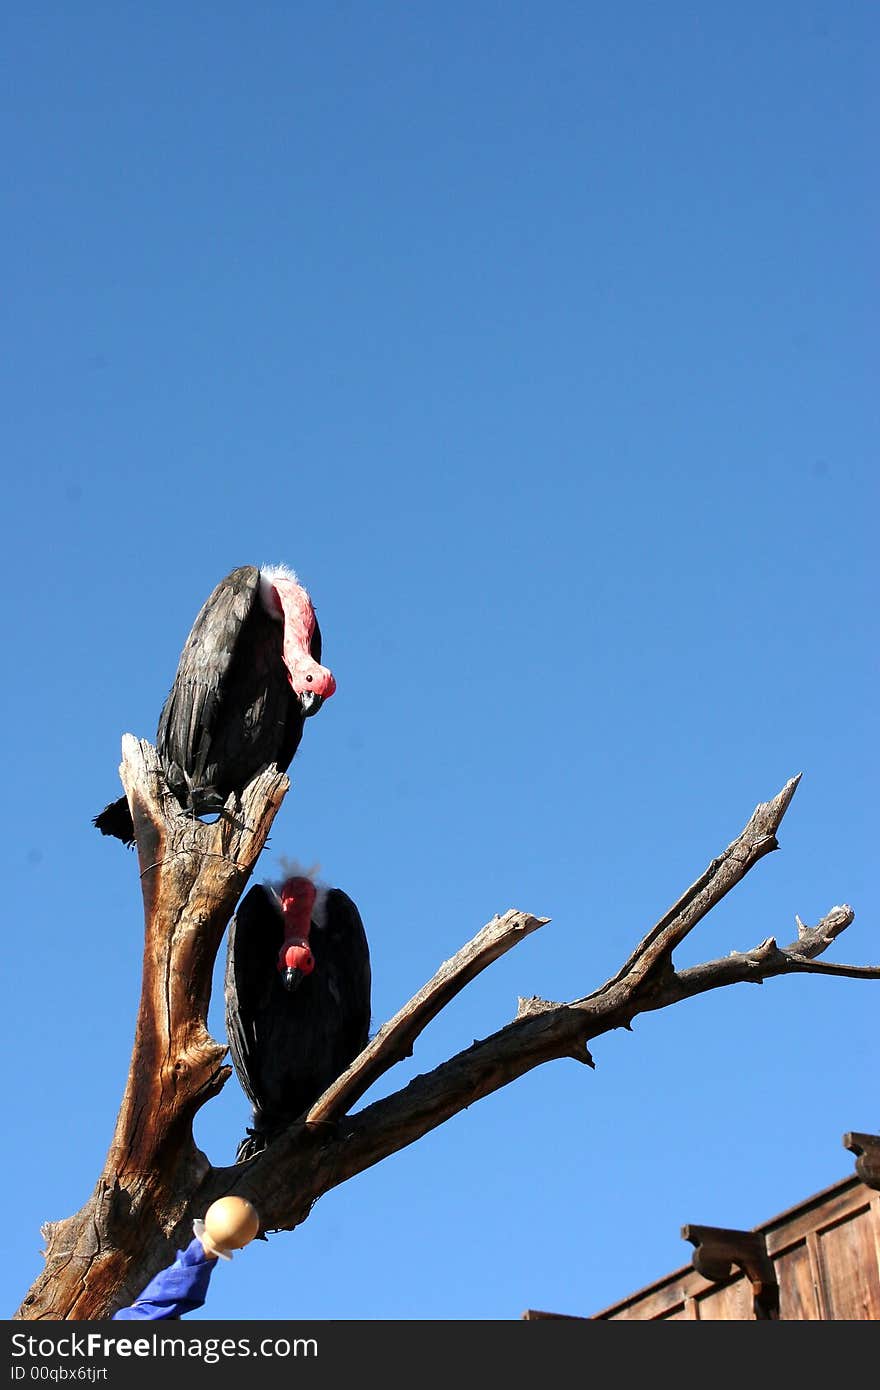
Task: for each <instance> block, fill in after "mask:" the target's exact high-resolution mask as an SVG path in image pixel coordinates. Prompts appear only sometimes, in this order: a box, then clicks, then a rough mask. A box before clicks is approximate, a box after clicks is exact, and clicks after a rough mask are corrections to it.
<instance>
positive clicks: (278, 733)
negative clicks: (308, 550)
mask: <svg viewBox="0 0 880 1390" xmlns="http://www.w3.org/2000/svg"><path fill="white" fill-rule="evenodd" d="M335 689H336V681H335V679H334V677H333V675H332V673H331V672H330V671H328V670H327V668H326V667H325V666H322V665H321V629H320V628H319V626H318V620H317V617H316V616H315V610H314V607H313V605H312V600H311V598H310V597H309V595H308V593H307V592H306V590H305V589H304V588H303V586H302V585H301V584H300V582H299V580H298V579H297V577H296V575H295V574H294V573H293V571H292V570H289V569H288V568H287V567H286V566H284V565H272V566H265V567H263V568H260V569H258V568H257V567H256V566H254V565H242V566H241V567H240V568H238V569H234V570H232V571H231V573H230V574H227V576H226V578H225V579H222V580H221V581H220V583H219V584H218V585H217V587H216V588H215V589H214V591H213V593H212V594H211V595H210V597H209V598H208V599H207V600H206V602H205V603H204V605H203V606H202V609H201V611H200V612H199V614H198V616H197V617H196V620H195V622H194V623H193V626H192V630H191V631H190V634H189V637H188V638H187V640H186V644H185V646H184V648H183V651H182V653H181V657H180V662H179V665H178V668H177V675H176V676H175V678H174V684H173V685H172V687H171V690H170V691H169V694H168V698H167V700H166V701H165V704H164V706H163V709H162V713H161V716H160V718H159V728H158V733H157V735H156V749H157V752H158V755H159V760H160V763H161V766H162V770H163V772H164V774H165V780H166V781H167V783H168V786H169V789H170V790H171V792H172V793H173V794H174V796H175V797H176V799H177V801H178V803H179V804H180V806H181V808H182V809H183V810H184V811H188V812H190V813H191V814H192V815H193V816H205V815H211V814H216V813H218V812H219V811H221V810H222V808H223V805H224V803H225V801H226V799H227V797H228V796H229V795H230V793H231V792H236V793H239V794H240V793H241V792H242V790H243V789H244V787H245V786H246V785H247V784H248V782H250V780H251V779H252V778H253V777H254V776H255V775H256V774H257V773H258V772H259V771H260V770H261V769H262V768H264V767H266V766H267V765H268V764H269V763H275V764H277V766H278V768H279V770H280V771H282V772H285V771H286V770H287V768H288V766H289V765H290V762H291V760H292V759H293V755H294V753H295V752H296V750H297V748H298V747H299V744H300V740H301V738H302V735H303V726H304V724H305V721H306V719H307V718H309V717H310V716H311V715H314V714H316V713H317V711H318V710H319V709H320V708H321V705H322V704H323V703H324V701H325V700H327V699H329V697H330V696H331V695H332V694H333V692H334V690H335ZM94 824H95V825H96V826H97V827H98V829H99V830H100V831H101V832H102V833H103V834H104V835H113V836H115V837H116V838H117V839H119V840H122V841H123V842H124V843H125V844H127V845H132V844H133V843H134V827H133V825H132V819H131V812H130V810H129V806H128V801H127V800H126V798H125V797H124V796H123V797H120V798H119V799H118V800H117V801H113V802H111V803H110V805H109V806H106V807H105V808H104V810H103V811H101V813H100V814H99V815H97V816H95V818H94Z"/></svg>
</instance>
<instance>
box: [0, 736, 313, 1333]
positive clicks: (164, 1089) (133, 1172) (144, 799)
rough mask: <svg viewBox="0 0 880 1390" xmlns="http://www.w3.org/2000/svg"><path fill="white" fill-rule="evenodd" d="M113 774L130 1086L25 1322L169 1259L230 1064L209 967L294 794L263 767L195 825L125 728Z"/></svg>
mask: <svg viewBox="0 0 880 1390" xmlns="http://www.w3.org/2000/svg"><path fill="white" fill-rule="evenodd" d="M119 771H120V776H121V778H122V782H123V786H124V787H125V791H126V795H127V797H128V803H129V806H130V808H131V812H132V820H133V822H134V827H135V837H136V842H137V851H138V860H139V865H140V879H141V889H142V893H143V902H144V921H145V930H144V956H143V978H142V987H141V998H140V1006H139V1008H138V1016H137V1025H136V1029H135V1040H134V1048H133V1051H132V1056H131V1064H130V1067H129V1074H128V1082H127V1084H126V1087H125V1093H124V1095H123V1098H122V1104H121V1106H120V1109H119V1114H118V1116H117V1120H116V1127H115V1131H114V1134H113V1138H112V1141H111V1143H110V1149H109V1152H108V1154H107V1158H106V1161H105V1164H104V1169H103V1172H102V1173H101V1175H100V1177H99V1178H98V1182H97V1185H96V1187H95V1190H94V1192H93V1194H92V1196H91V1198H90V1199H89V1201H88V1202H87V1203H86V1205H85V1206H84V1207H83V1208H82V1210H81V1211H79V1212H77V1213H76V1215H75V1216H71V1217H68V1218H67V1219H66V1220H65V1221H59V1222H54V1223H47V1224H46V1225H45V1226H44V1227H43V1235H44V1238H45V1239H46V1242H47V1246H46V1251H45V1258H46V1264H45V1268H44V1270H43V1272H42V1273H41V1275H40V1276H39V1278H38V1279H37V1280H36V1282H35V1284H34V1286H33V1287H32V1289H31V1290H30V1292H29V1293H28V1294H27V1296H26V1298H25V1300H24V1302H23V1303H22V1305H21V1308H20V1309H19V1311H18V1313H17V1315H16V1316H18V1317H21V1318H75V1319H85V1318H96V1317H102V1316H104V1315H106V1314H107V1312H108V1311H112V1309H113V1308H115V1307H118V1306H120V1305H121V1304H122V1303H124V1302H125V1301H126V1298H127V1297H134V1296H135V1295H136V1294H137V1293H138V1292H139V1291H140V1289H141V1288H142V1287H143V1285H144V1283H145V1282H146V1280H147V1279H148V1278H150V1277H151V1276H152V1274H153V1273H155V1272H156V1271H157V1270H158V1269H160V1268H162V1266H163V1264H165V1263H167V1262H168V1261H169V1245H168V1235H169V1233H171V1232H174V1231H175V1230H177V1229H179V1227H180V1225H181V1222H182V1221H183V1220H184V1219H185V1217H186V1215H187V1211H188V1204H189V1201H190V1196H191V1193H192V1191H193V1190H194V1189H195V1188H197V1187H198V1186H199V1184H200V1183H201V1181H202V1180H203V1178H204V1177H205V1175H206V1174H207V1173H208V1172H209V1171H210V1164H209V1163H208V1160H207V1159H206V1157H205V1155H204V1154H203V1153H201V1152H200V1151H199V1150H198V1148H197V1147H196V1144H195V1141H194V1140H193V1135H192V1122H193V1118H194V1116H195V1114H196V1112H197V1111H198V1109H199V1108H200V1106H202V1105H204V1103H205V1101H206V1100H208V1099H209V1098H210V1097H211V1096H213V1095H216V1093H217V1092H218V1091H219V1090H220V1088H221V1087H222V1086H223V1084H224V1082H225V1081H226V1078H227V1077H228V1076H229V1074H230V1070H231V1069H230V1068H229V1067H228V1066H223V1065H222V1062H223V1058H224V1056H225V1053H226V1048H225V1047H224V1046H221V1045H220V1044H219V1043H217V1042H215V1041H214V1039H213V1038H212V1037H211V1036H210V1034H209V1032H208V1028H207V1013H208V1003H209V1001H210V994H211V973H212V970H213V965H214V959H215V956H216V953H217V948H218V946H219V944H220V941H221V938H222V936H223V932H224V930H225V928H226V924H227V922H228V920H229V917H230V916H231V914H232V911H233V909H234V907H235V904H236V903H237V901H238V899H239V897H240V896H241V893H242V890H243V889H244V886H245V884H246V883H247V880H248V878H249V876H250V874H251V871H252V869H253V866H254V864H255V863H256V861H257V859H258V857H259V854H260V851H261V850H262V848H263V845H264V844H265V841H266V837H267V835H268V833H269V829H270V826H271V824H272V821H273V819H274V817H275V813H276V812H277V810H278V808H279V806H280V805H281V802H282V800H283V798H284V794H285V792H286V790H287V788H288V786H289V782H288V779H287V777H286V776H285V775H283V774H282V773H279V772H278V770H277V769H276V768H270V769H268V770H266V771H264V772H263V773H261V774H260V775H259V776H258V777H257V778H255V780H254V781H253V782H252V783H251V784H250V786H249V787H247V788H246V790H245V792H244V794H243V796H242V799H241V802H240V803H239V802H238V801H237V799H236V798H235V797H230V799H229V801H228V802H227V804H226V809H225V812H224V814H223V815H222V816H221V817H220V818H219V819H218V820H216V821H215V822H214V823H212V824H203V823H202V822H200V821H198V820H194V819H193V818H192V817H190V816H189V815H187V814H186V813H185V812H181V811H180V809H179V807H178V805H177V802H176V801H175V799H174V798H173V797H172V796H170V794H169V793H168V790H167V787H166V785H165V783H164V780H163V777H162V772H161V769H160V767H159V761H158V758H157V756H156V751H155V749H154V748H153V747H152V745H151V744H149V743H147V742H145V741H142V740H138V739H135V738H133V737H132V736H131V735H130V734H127V735H126V736H125V737H124V739H123V742H122V765H121V767H120V769H119ZM190 1219H191V1218H190Z"/></svg>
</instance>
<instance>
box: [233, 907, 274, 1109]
mask: <svg viewBox="0 0 880 1390" xmlns="http://www.w3.org/2000/svg"><path fill="white" fill-rule="evenodd" d="M283 936H284V929H283V923H282V919H281V914H280V911H279V909H278V906H277V903H276V901H275V899H274V897H273V896H272V895H271V894H270V893H269V892H267V890H266V889H265V888H264V887H263V886H262V885H261V884H256V885H255V886H254V887H253V888H251V890H250V892H249V893H247V894H246V895H245V897H244V898H243V899H242V901H241V903H240V904H239V908H238V911H237V912H236V914H235V916H234V917H233V919H232V921H231V922H230V924H229V937H228V941H227V946H226V977H225V986H224V988H225V999H226V1041H227V1042H228V1044H229V1053H230V1056H231V1057H232V1064H233V1066H234V1067H235V1074H236V1076H237V1077H238V1080H239V1084H240V1086H241V1089H242V1090H243V1091H244V1093H245V1095H246V1096H247V1098H248V1100H249V1101H250V1103H251V1105H252V1106H253V1107H254V1109H255V1110H259V1109H261V1108H262V1105H263V1103H264V1095H263V1085H262V1083H261V1069H262V1067H263V1065H264V1064H265V1060H266V1059H265V1057H264V1043H263V1038H262V1029H261V1023H262V1022H263V1020H264V1019H265V1018H266V1017H267V1014H268V1009H269V995H270V991H271V990H272V989H273V988H274V987H275V985H276V976H277V971H276V968H275V964H276V961H277V958H278V952H279V950H280V948H281V942H282V939H283Z"/></svg>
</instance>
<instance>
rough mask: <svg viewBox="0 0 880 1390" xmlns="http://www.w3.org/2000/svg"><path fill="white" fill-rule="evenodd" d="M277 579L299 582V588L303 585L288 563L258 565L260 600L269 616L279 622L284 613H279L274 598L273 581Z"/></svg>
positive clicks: (291, 582)
mask: <svg viewBox="0 0 880 1390" xmlns="http://www.w3.org/2000/svg"><path fill="white" fill-rule="evenodd" d="M278 579H283V580H285V582H286V583H288V584H299V587H300V588H301V589H302V588H303V585H302V584H301V583H300V581H299V579H298V578H297V576H296V574H294V572H293V570H292V569H291V568H290V566H289V565H260V602H261V603H262V605H263V607H264V608H265V610H266V612H267V613H268V614H269V616H270V617H272V618H277V619H278V621H279V622H281V621H283V616H284V615H283V614H282V613H279V611H278V603H277V600H276V598H275V582H276V580H278Z"/></svg>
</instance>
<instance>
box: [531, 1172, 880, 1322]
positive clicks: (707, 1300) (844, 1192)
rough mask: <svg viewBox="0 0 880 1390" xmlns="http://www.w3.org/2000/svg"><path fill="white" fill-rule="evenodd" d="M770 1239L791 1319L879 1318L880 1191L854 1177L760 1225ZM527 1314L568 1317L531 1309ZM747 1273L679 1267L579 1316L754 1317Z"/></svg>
mask: <svg viewBox="0 0 880 1390" xmlns="http://www.w3.org/2000/svg"><path fill="white" fill-rule="evenodd" d="M753 1229H754V1230H755V1231H757V1232H760V1233H761V1234H762V1235H763V1237H764V1240H765V1243H766V1247H767V1253H768V1255H769V1256H770V1259H771V1260H772V1263H773V1268H774V1270H775V1273H776V1279H777V1283H778V1285H779V1318H780V1320H781V1321H785V1322H807V1321H829V1320H835V1321H859V1322H863V1321H880V1191H877V1190H875V1189H874V1188H872V1187H868V1186H867V1185H866V1184H865V1183H863V1182H861V1181H859V1179H858V1178H847V1179H845V1180H844V1181H843V1182H840V1183H837V1184H835V1186H834V1187H830V1188H827V1189H825V1191H824V1192H820V1193H817V1194H816V1195H815V1196H814V1197H811V1198H809V1199H808V1200H807V1201H806V1202H802V1203H801V1204H800V1205H799V1206H797V1207H793V1208H792V1209H791V1210H789V1211H787V1212H784V1213H783V1214H782V1215H781V1216H778V1217H775V1218H774V1219H773V1220H772V1221H768V1222H766V1223H765V1224H764V1225H763V1226H756V1227H754V1228H753ZM523 1316H524V1318H527V1319H532V1318H545V1317H560V1316H567V1315H564V1314H562V1315H561V1314H553V1313H542V1312H540V1311H538V1310H536V1309H529V1310H528V1311H527V1312H526V1313H524V1314H523ZM755 1317H756V1312H755V1305H754V1298H753V1294H752V1287H751V1284H750V1282H749V1280H748V1279H747V1278H746V1276H745V1274H743V1273H741V1272H739V1271H737V1272H735V1273H734V1274H733V1275H732V1277H731V1278H729V1279H726V1280H723V1281H719V1282H717V1283H714V1282H712V1281H710V1280H708V1279H704V1278H703V1276H702V1275H701V1274H698V1273H697V1271H696V1270H695V1269H694V1268H693V1266H686V1267H684V1268H683V1269H678V1270H675V1271H674V1272H673V1273H671V1274H668V1275H667V1276H666V1277H665V1278H664V1279H659V1280H658V1281H657V1282H656V1283H654V1284H651V1285H649V1286H648V1287H647V1288H645V1289H641V1290H639V1291H638V1292H637V1293H634V1294H631V1295H630V1296H629V1297H628V1298H624V1299H621V1300H620V1301H619V1302H617V1303H614V1304H611V1305H610V1306H609V1307H607V1308H604V1309H603V1310H602V1311H601V1312H598V1313H594V1314H592V1318H588V1319H583V1318H579V1319H577V1320H578V1321H592V1320H595V1319H601V1320H605V1321H639V1322H645V1321H657V1320H662V1319H672V1320H678V1321H687V1320H693V1321H702V1322H706V1321H724V1322H732V1321H736V1322H742V1321H753V1320H754V1319H755Z"/></svg>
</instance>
